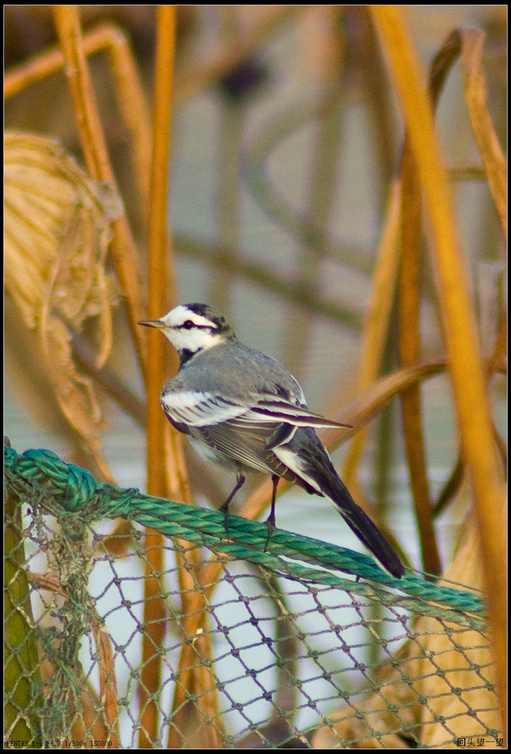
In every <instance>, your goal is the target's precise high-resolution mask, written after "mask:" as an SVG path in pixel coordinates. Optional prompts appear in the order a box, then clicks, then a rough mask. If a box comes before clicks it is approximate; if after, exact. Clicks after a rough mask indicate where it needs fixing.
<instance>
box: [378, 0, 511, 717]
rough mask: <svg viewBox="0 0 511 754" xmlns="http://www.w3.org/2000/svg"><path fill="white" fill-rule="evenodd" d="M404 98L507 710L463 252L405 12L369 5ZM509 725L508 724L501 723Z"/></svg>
mask: <svg viewBox="0 0 511 754" xmlns="http://www.w3.org/2000/svg"><path fill="white" fill-rule="evenodd" d="M371 8H372V12H373V15H374V18H375V22H376V23H377V25H378V29H379V32H380V34H381V39H382V43H383V46H384V48H385V50H386V52H387V54H388V60H389V65H390V67H391V70H392V73H393V75H394V77H395V81H396V86H397V89H398V91H399V94H400V97H401V98H402V104H403V110H404V113H405V116H406V120H407V124H408V129H409V135H410V144H411V148H412V150H413V154H414V157H415V160H416V164H417V169H418V174H419V179H420V182H421V186H422V190H423V192H424V201H425V205H426V208H427V210H428V214H429V217H430V220H431V228H432V236H433V239H434V245H433V264H434V266H435V270H436V274H437V280H438V286H439V300H440V302H441V306H442V315H443V323H444V329H445V338H446V344H447V350H448V353H449V357H450V375H451V379H452V384H453V389H454V398H455V405H456V408H457V414H458V422H459V428H460V435H461V441H462V444H463V447H464V454H465V458H466V462H467V467H468V468H469V471H470V477H471V482H472V487H473V493H474V508H475V511H476V515H477V521H478V531H479V536H480V543H481V553H482V562H483V570H484V574H485V584H486V593H487V596H488V602H489V610H490V620H491V625H492V629H493V636H494V641H495V649H494V657H495V662H496V666H497V682H498V687H499V692H500V698H501V703H502V705H503V709H505V708H506V704H505V699H506V682H505V678H506V674H507V660H506V642H507V631H506V601H507V600H506V593H507V590H506V570H505V569H503V568H502V563H503V562H505V553H506V545H505V537H504V527H503V522H502V518H501V514H500V512H499V511H500V506H499V505H498V501H499V500H500V498H501V497H502V494H503V490H502V484H501V475H500V471H499V468H498V462H497V458H496V453H495V447H494V443H493V437H492V430H491V418H490V411H489V406H488V401H487V398H486V388H485V379H484V373H483V367H482V361H481V356H480V354H479V352H478V338H477V329H476V325H475V317H474V312H473V310H472V307H471V304H470V297H469V293H468V286H467V280H466V273H465V270H464V267H463V261H462V257H461V255H460V252H459V246H458V240H457V238H456V232H455V224H454V220H453V211H452V202H451V196H450V192H449V187H448V180H447V175H446V172H445V168H444V166H443V162H442V159H441V155H440V153H439V148H438V143H437V141H436V138H435V135H434V131H433V125H432V117H431V112H430V108H429V105H428V102H427V98H426V95H425V90H424V86H423V82H422V80H421V77H420V74H419V66H418V63H417V61H416V59H415V55H414V52H413V49H412V45H411V42H410V40H409V38H408V34H407V31H406V29H405V26H404V23H403V21H402V18H401V15H400V12H399V11H398V10H397V8H395V7H391V6H385V7H384V6H371ZM504 729H505V726H504Z"/></svg>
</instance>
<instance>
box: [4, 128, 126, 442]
mask: <svg viewBox="0 0 511 754" xmlns="http://www.w3.org/2000/svg"><path fill="white" fill-rule="evenodd" d="M4 159H5V168H4V227H5V283H6V288H7V290H8V291H9V293H10V294H11V296H12V298H13V300H14V301H15V302H16V304H17V305H18V307H19V310H20V312H21V316H22V317H23V319H24V321H25V322H26V324H27V326H28V327H30V328H35V329H37V331H38V333H39V335H40V338H41V345H42V348H43V353H44V355H45V358H46V367H47V370H48V373H49V376H50V378H51V380H52V384H53V386H54V390H55V394H56V397H57V399H58V401H59V403H60V406H61V408H62V410H63V412H64V414H65V415H66V416H67V418H68V419H69V421H70V422H71V423H72V424H73V425H74V427H75V428H76V429H77V430H78V431H79V432H80V433H81V434H82V435H83V437H84V439H85V440H86V442H87V444H88V445H89V447H90V448H91V449H92V450H93V452H94V454H95V455H96V454H97V453H98V452H99V441H98V440H97V432H98V430H99V429H101V428H102V426H103V425H102V421H101V411H100V408H99V404H98V402H97V400H96V397H95V394H94V389H93V385H92V383H91V381H90V379H89V378H88V377H87V376H85V375H83V374H81V373H80V372H79V371H78V370H77V368H76V365H75V362H74V360H73V358H72V346H71V337H72V334H73V333H74V332H80V331H81V330H82V329H83V325H84V322H85V320H87V319H89V318H94V319H93V320H92V324H93V325H94V327H93V329H92V330H91V329H90V328H89V330H88V332H92V333H93V337H94V340H95V343H96V345H97V349H98V353H97V357H96V364H97V365H101V364H103V363H104V361H105V360H106V358H107V356H108V354H109V352H110V349H111V343H112V337H111V331H112V325H111V306H112V303H113V301H114V298H115V291H116V288H115V281H114V280H113V278H112V277H111V276H109V274H108V272H107V270H106V266H105V263H106V256H107V251H108V244H109V242H110V239H111V237H112V230H111V225H112V222H113V220H115V219H116V218H117V217H119V215H120V214H121V213H122V205H121V203H120V200H119V199H118V197H117V196H116V194H115V192H114V191H113V189H111V188H110V187H108V186H106V185H105V184H102V183H99V182H97V181H94V180H93V179H91V178H90V177H89V176H88V175H87V173H86V172H85V171H83V170H82V169H81V168H80V167H79V166H78V165H77V163H76V162H75V160H74V159H73V158H72V157H71V156H70V155H68V154H67V153H66V152H65V150H64V149H63V147H62V146H61V145H60V144H59V143H58V142H56V141H54V140H53V139H49V138H46V137H42V136H35V135H32V134H23V133H16V132H7V133H6V134H5V137H4Z"/></svg>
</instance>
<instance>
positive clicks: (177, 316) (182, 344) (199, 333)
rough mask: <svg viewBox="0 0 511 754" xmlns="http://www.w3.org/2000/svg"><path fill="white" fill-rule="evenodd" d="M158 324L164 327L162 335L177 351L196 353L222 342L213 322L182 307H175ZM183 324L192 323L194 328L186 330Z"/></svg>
mask: <svg viewBox="0 0 511 754" xmlns="http://www.w3.org/2000/svg"><path fill="white" fill-rule="evenodd" d="M160 322H162V324H163V325H164V327H162V332H163V334H164V335H166V336H167V338H168V339H169V340H170V342H171V343H172V345H173V346H174V347H175V348H176V349H177V350H178V351H191V352H192V353H196V352H197V351H202V350H204V349H206V348H211V346H215V345H217V344H218V343H219V342H222V341H223V338H222V336H220V335H218V334H217V333H216V332H215V330H216V329H217V326H216V325H215V323H214V322H211V320H210V319H208V318H207V317H204V316H202V315H201V314H197V313H196V312H192V311H190V309H188V308H187V307H186V306H183V305H180V306H176V308H175V309H172V311H170V312H169V313H168V314H166V315H165V316H164V317H162V318H161V320H160ZM185 322H193V324H194V325H195V327H191V328H190V329H187V328H185V327H183V325H184V324H185Z"/></svg>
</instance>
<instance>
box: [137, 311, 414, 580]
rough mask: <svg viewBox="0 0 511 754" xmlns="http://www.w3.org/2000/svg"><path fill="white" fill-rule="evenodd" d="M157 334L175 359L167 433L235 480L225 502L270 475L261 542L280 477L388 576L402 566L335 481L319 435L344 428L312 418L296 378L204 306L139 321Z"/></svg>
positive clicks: (167, 391)
mask: <svg viewBox="0 0 511 754" xmlns="http://www.w3.org/2000/svg"><path fill="white" fill-rule="evenodd" d="M139 324H140V325H143V326H145V327H153V328H157V329H158V330H161V332H162V333H163V334H164V335H165V336H166V337H167V338H168V340H169V341H170V342H171V343H172V345H173V346H174V348H175V349H176V350H177V353H178V355H179V361H180V364H179V370H178V372H177V374H176V376H175V377H174V378H173V379H171V380H169V381H168V382H166V383H165V385H164V386H163V389H162V392H161V397H160V401H161V405H162V408H163V410H164V412H165V414H166V415H167V417H168V419H169V420H170V422H171V424H172V425H173V427H175V428H176V429H177V430H178V431H179V432H182V433H183V434H185V435H187V436H188V438H189V439H190V441H191V443H192V445H193V447H194V448H195V450H196V451H197V452H198V454H199V455H200V456H201V457H202V458H204V459H205V460H206V461H208V462H210V463H213V464H216V465H219V466H222V467H224V468H227V469H230V470H231V471H234V472H235V473H236V485H235V487H234V489H233V490H232V492H231V494H230V495H229V496H228V498H227V500H226V501H225V503H224V504H223V505H222V507H221V509H220V510H222V511H223V512H224V514H225V517H226V525H228V518H227V515H228V509H229V504H230V502H231V501H232V499H233V498H234V496H235V494H236V493H237V492H238V491H239V490H240V488H241V487H242V486H243V484H244V482H245V479H246V474H247V472H264V473H266V474H270V475H271V479H272V484H273V495H272V502H271V509H270V515H269V517H268V519H267V525H268V540H267V544H268V541H269V538H270V535H271V531H272V530H273V528H274V527H275V499H276V494H277V487H278V484H279V481H280V479H286V480H288V481H289V482H294V483H295V484H298V485H299V486H300V487H302V488H303V489H305V490H306V491H307V492H308V493H310V494H313V495H319V496H321V497H326V498H328V499H329V500H330V501H331V502H332V503H333V505H334V507H335V508H336V509H337V511H338V512H339V513H340V514H341V516H342V517H343V518H344V520H345V521H346V523H347V524H348V526H350V527H351V529H352V530H353V531H354V532H355V534H356V535H357V537H358V538H359V539H360V540H361V541H362V542H363V544H364V545H365V546H366V547H367V549H368V550H369V551H370V552H371V553H372V554H373V555H374V556H375V558H376V559H377V560H379V562H380V563H381V564H382V565H383V566H384V567H385V568H386V570H387V571H388V572H389V573H390V574H392V575H393V576H395V577H396V578H401V577H402V576H403V574H404V572H405V571H404V566H403V564H402V562H401V560H400V558H399V556H398V555H397V553H396V552H395V550H394V548H393V547H392V546H391V545H390V544H389V543H388V542H387V540H386V539H385V537H384V536H383V534H382V533H381V532H380V530H379V529H378V527H377V526H376V525H375V524H374V523H373V521H372V520H371V519H370V518H369V516H368V515H367V514H366V513H365V512H364V511H363V510H362V509H361V508H360V507H359V506H358V505H357V503H356V502H355V501H354V500H353V498H352V497H351V495H350V493H349V491H348V489H347V487H346V486H345V484H344V483H343V482H342V480H341V478H340V477H339V475H338V474H337V472H336V470H335V468H334V466H333V464H332V461H331V459H330V456H329V454H328V451H327V450H326V448H325V446H324V445H323V443H322V442H321V440H320V438H319V437H318V434H317V432H316V430H317V429H319V428H321V427H347V426H349V425H345V424H339V423H338V422H335V421H331V420H330V419H326V418H324V417H322V416H321V415H320V414H316V413H314V412H313V411H310V410H309V408H308V406H307V402H306V399H305V395H304V393H303V390H302V388H301V387H300V385H299V383H298V381H297V380H296V379H295V378H294V377H293V376H292V375H291V374H290V372H288V371H287V369H286V368H285V367H284V366H283V365H282V364H281V363H280V362H279V361H277V360H276V359H274V358H272V357H271V356H267V355H266V354H264V353H262V352H261V351H258V350H256V349H254V348H250V347H249V346H246V345H244V344H243V343H241V341H239V340H238V338H237V337H236V334H235V331H234V329H233V327H232V326H231V324H229V322H228V321H227V319H226V318H225V317H224V316H223V315H222V314H221V313H220V312H219V311H217V310H216V309H215V308H213V307H212V306H209V305H208V304H199V303H191V304H180V305H178V306H176V307H175V308H173V309H172V310H171V311H170V312H169V313H168V314H166V315H165V316H164V317H162V318H161V319H153V320H143V321H141V322H139Z"/></svg>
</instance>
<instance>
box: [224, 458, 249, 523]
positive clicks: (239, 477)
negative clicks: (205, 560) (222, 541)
mask: <svg viewBox="0 0 511 754" xmlns="http://www.w3.org/2000/svg"><path fill="white" fill-rule="evenodd" d="M244 484H245V475H244V474H243V473H242V471H241V469H240V468H238V470H237V472H236V486H235V488H234V489H233V491H232V492H231V494H230V495H229V497H228V498H227V500H226V501H225V503H224V504H223V505H221V506H220V510H221V511H223V512H224V514H225V533H226V535H227V536H229V503H230V502H231V500H232V499H233V497H234V495H235V494H236V493H237V491H238V490H239V489H241V488H242V487H243V485H244Z"/></svg>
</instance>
